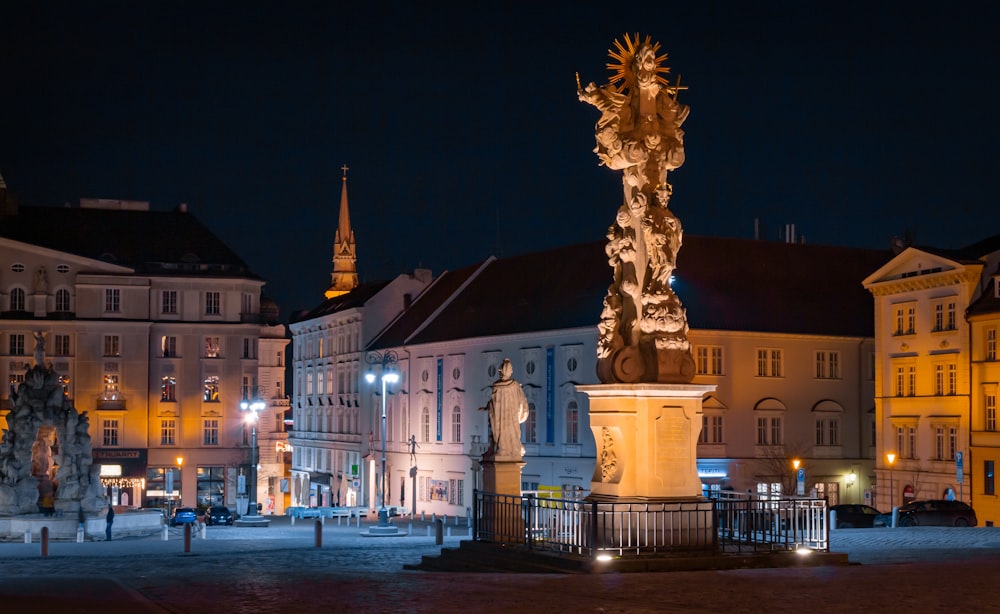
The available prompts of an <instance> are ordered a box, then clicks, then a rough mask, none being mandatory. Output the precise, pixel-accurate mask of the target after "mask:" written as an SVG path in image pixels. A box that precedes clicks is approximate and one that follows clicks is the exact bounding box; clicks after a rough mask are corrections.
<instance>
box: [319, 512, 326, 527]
mask: <svg viewBox="0 0 1000 614" xmlns="http://www.w3.org/2000/svg"><path fill="white" fill-rule="evenodd" d="M319 521H320V523H321V524H322V525H323V526H326V516H324V515H323V514H320V515H319Z"/></svg>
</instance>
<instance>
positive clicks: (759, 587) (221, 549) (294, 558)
mask: <svg viewBox="0 0 1000 614" xmlns="http://www.w3.org/2000/svg"><path fill="white" fill-rule="evenodd" d="M397 524H398V526H400V527H401V529H403V530H404V531H406V530H407V528H408V527H409V524H408V523H407V522H406V521H401V522H400V521H397ZM427 524H428V523H421V522H419V521H417V522H414V523H413V525H412V527H413V528H412V535H409V536H401V537H378V538H376V537H362V536H361V535H360V533H361V532H363V531H365V530H366V528H367V527H366V525H365V524H364V523H362V525H361V526H360V527H358V526H346V525H344V526H339V527H338V526H337V525H336V523H335V522H330V521H327V523H326V525H325V526H323V527H322V528H321V533H322V546H321V547H319V548H317V547H316V543H315V535H316V528H315V523H314V522H313V521H311V520H310V521H299V522H298V523H297V524H296V526H291V525H290V523H289V520H288V519H287V518H275V519H274V521H273V522H272V526H270V527H268V528H238V527H210V528H209V529H208V533H207V538H206V539H198V538H194V539H192V541H191V548H190V552H188V553H185V552H184V541H183V537H182V533H181V530H180V529H171V530H170V539H169V540H168V541H163V540H162V538H161V537H160V536H155V537H145V538H125V539H116V540H114V541H111V542H86V543H82V544H77V543H60V542H53V543H50V544H49V555H48V556H47V557H45V558H42V557H41V556H40V545H39V544H37V543H35V544H24V543H0V604H3V610H4V611H13V610H14V608H15V607H17V606H21V607H31V608H33V609H35V610H38V609H40V610H42V611H45V612H74V613H83V614H86V613H89V612H101V613H102V614H110V613H114V612H126V611H128V612H136V611H141V612H214V613H217V612H227V613H228V612H282V613H286V612H316V611H322V612H356V613H367V612H393V613H401V612H508V611H520V612H541V611H548V612H552V611H557V610H560V609H572V610H573V611H578V612H608V613H610V612H621V613H633V612H668V613H672V612H720V611H725V612H747V613H749V612H759V611H762V610H764V611H769V612H800V611H801V610H802V609H803V608H807V609H809V610H811V611H813V612H856V611H857V610H859V609H865V610H867V611H874V612H879V611H889V610H890V609H891V610H893V611H910V612H930V611H935V610H939V609H940V610H944V609H946V610H947V612H948V613H949V614H953V613H961V612H977V613H978V612H986V611H998V612H1000V600H998V601H996V602H994V601H993V595H994V594H996V580H995V573H993V571H991V570H993V569H995V568H996V567H997V566H998V565H1000V528H998V529H993V528H972V529H951V528H909V529H853V530H841V531H836V532H834V534H833V535H832V536H831V550H833V551H837V552H847V553H848V555H849V559H850V561H851V562H852V563H856V564H852V565H848V566H837V567H819V568H816V567H796V568H783V569H753V570H751V569H746V570H734V571H718V572H715V571H701V572H672V573H647V574H603V575H562V574H458V573H428V572H417V571H404V570H403V569H402V566H403V564H405V563H417V562H419V561H420V557H421V556H422V555H425V554H436V553H437V552H439V550H440V548H441V546H437V545H435V543H434V538H433V537H432V536H430V535H428V533H427ZM449 528H450V529H451V531H452V533H453V534H454V536H451V537H446V538H445V540H444V541H445V546H457V545H458V543H459V541H460V540H461V539H463V538H464V537H466V536H467V535H468V529H467V528H466V527H464V526H461V527H454V526H452V527H449ZM8 608H10V609H8Z"/></svg>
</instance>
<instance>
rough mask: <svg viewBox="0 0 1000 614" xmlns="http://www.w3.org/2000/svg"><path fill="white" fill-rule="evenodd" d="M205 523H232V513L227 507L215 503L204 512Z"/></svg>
mask: <svg viewBox="0 0 1000 614" xmlns="http://www.w3.org/2000/svg"><path fill="white" fill-rule="evenodd" d="M205 524H208V525H213V524H228V525H231V524H233V513H232V512H230V511H229V508H228V507H226V506H224V505H215V506H212V507H210V508H208V513H207V514H205Z"/></svg>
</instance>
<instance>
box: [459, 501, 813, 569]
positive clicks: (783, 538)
mask: <svg viewBox="0 0 1000 614" xmlns="http://www.w3.org/2000/svg"><path fill="white" fill-rule="evenodd" d="M826 518H827V513H826V501H825V500H824V499H804V498H792V497H767V498H764V497H759V496H754V495H745V494H740V493H728V492H723V493H721V494H720V493H713V495H712V496H710V497H708V498H705V499H695V500H683V501H681V500H678V501H656V502H648V501H630V502H629V501H626V502H623V501H614V502H604V501H600V500H580V499H556V498H551V497H545V496H543V497H539V496H537V495H535V494H525V495H503V494H497V493H488V492H482V491H478V490H477V491H475V492H474V496H473V510H472V521H473V539H475V540H478V541H485V542H493V543H499V544H506V545H517V546H523V547H526V548H529V549H537V550H549V551H556V552H565V553H570V554H577V555H584V556H589V557H597V556H600V555H601V554H607V555H613V556H637V555H643V554H654V553H670V552H675V553H676V552H723V551H725V552H741V551H746V550H750V551H760V550H768V551H770V550H795V549H798V548H803V547H804V548H809V549H813V550H824V551H825V550H828V549H829V541H828V538H827V535H828V533H827V522H826Z"/></svg>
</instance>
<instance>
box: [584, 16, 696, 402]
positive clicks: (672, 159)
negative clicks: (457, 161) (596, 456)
mask: <svg viewBox="0 0 1000 614" xmlns="http://www.w3.org/2000/svg"><path fill="white" fill-rule="evenodd" d="M614 45H615V48H614V49H613V50H610V51H609V55H610V57H611V59H612V60H613V62H610V63H608V68H609V69H611V70H612V72H613V75H612V76H611V82H610V83H608V84H606V85H603V86H600V87H598V86H596V85H594V84H593V83H590V84H588V85H587V86H586V87H581V86H580V77H579V75H577V93H578V96H579V98H580V100H582V101H583V102H586V103H589V104H592V105H594V106H595V107H596V108H597V109H598V110H599V111H600V112H601V117H600V118H599V119H598V120H597V125H596V129H595V138H596V140H597V146H596V147H595V149H594V152H595V153H596V154H597V157H598V158H599V159H600V163H601V164H602V165H604V166H607V167H608V168H611V169H613V170H620V171H622V186H623V188H624V204H622V206H621V207H620V208H619V209H618V213H617V215H616V216H615V222H614V224H612V225H611V227H610V228H609V229H608V233H607V237H608V244H607V247H606V248H605V251H606V252H607V255H608V263H609V264H610V265H611V267H612V269H613V272H614V274H613V280H612V283H611V286H610V287H609V288H608V292H607V295H606V297H605V299H604V309H603V311H602V313H601V321H600V323H599V324H598V331H599V334H600V336H599V339H598V349H597V354H598V361H597V372H598V377H599V378H600V380H601V382H603V383H606V384H610V383H639V382H650V383H674V384H677V383H689V382H690V381H691V380H692V379H693V377H694V359H693V357H692V356H691V347H690V344H689V342H688V340H687V332H688V324H687V314H686V312H685V310H684V308H683V306H682V305H681V301H680V299H679V298H678V297H677V295H676V294H675V293H674V291H673V290H672V289H671V287H670V279H671V276H672V275H673V271H674V268H675V266H676V262H677V252H678V251H679V250H680V247H681V237H682V234H683V233H682V230H681V223H680V220H679V219H677V217H676V216H675V215H674V214H673V213H672V212H671V211H670V208H669V206H668V205H669V201H670V196H671V193H672V188H671V186H670V184H669V183H668V182H667V172H668V171H672V170H674V169H676V168H679V167H680V166H681V165H682V164H683V163H684V131H683V130H681V124H682V123H684V120H685V119H687V116H688V112H689V111H690V109H689V107H687V106H686V105H683V104H680V103H679V102H678V101H677V94H678V92H679V91H680V90H682V89H686V88H682V87H681V86H680V79H678V81H677V82H676V83H674V84H673V85H671V84H670V83H669V81H668V80H667V78H666V76H665V75H666V74H668V73H669V72H670V69H669V68H668V67H666V66H663V65H662V63H663V62H664V61H666V59H667V55H666V54H662V55H657V53H658V52H659V49H660V44H659V43H653V42H651V41H650V37H648V36H647V37H646V38H645V40H640V37H639V35H638V34H635V36H634V38H633V37H631V36H629V35H628V34H626V35H625V37H624V41H617V40H616V41H615V43H614Z"/></svg>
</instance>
